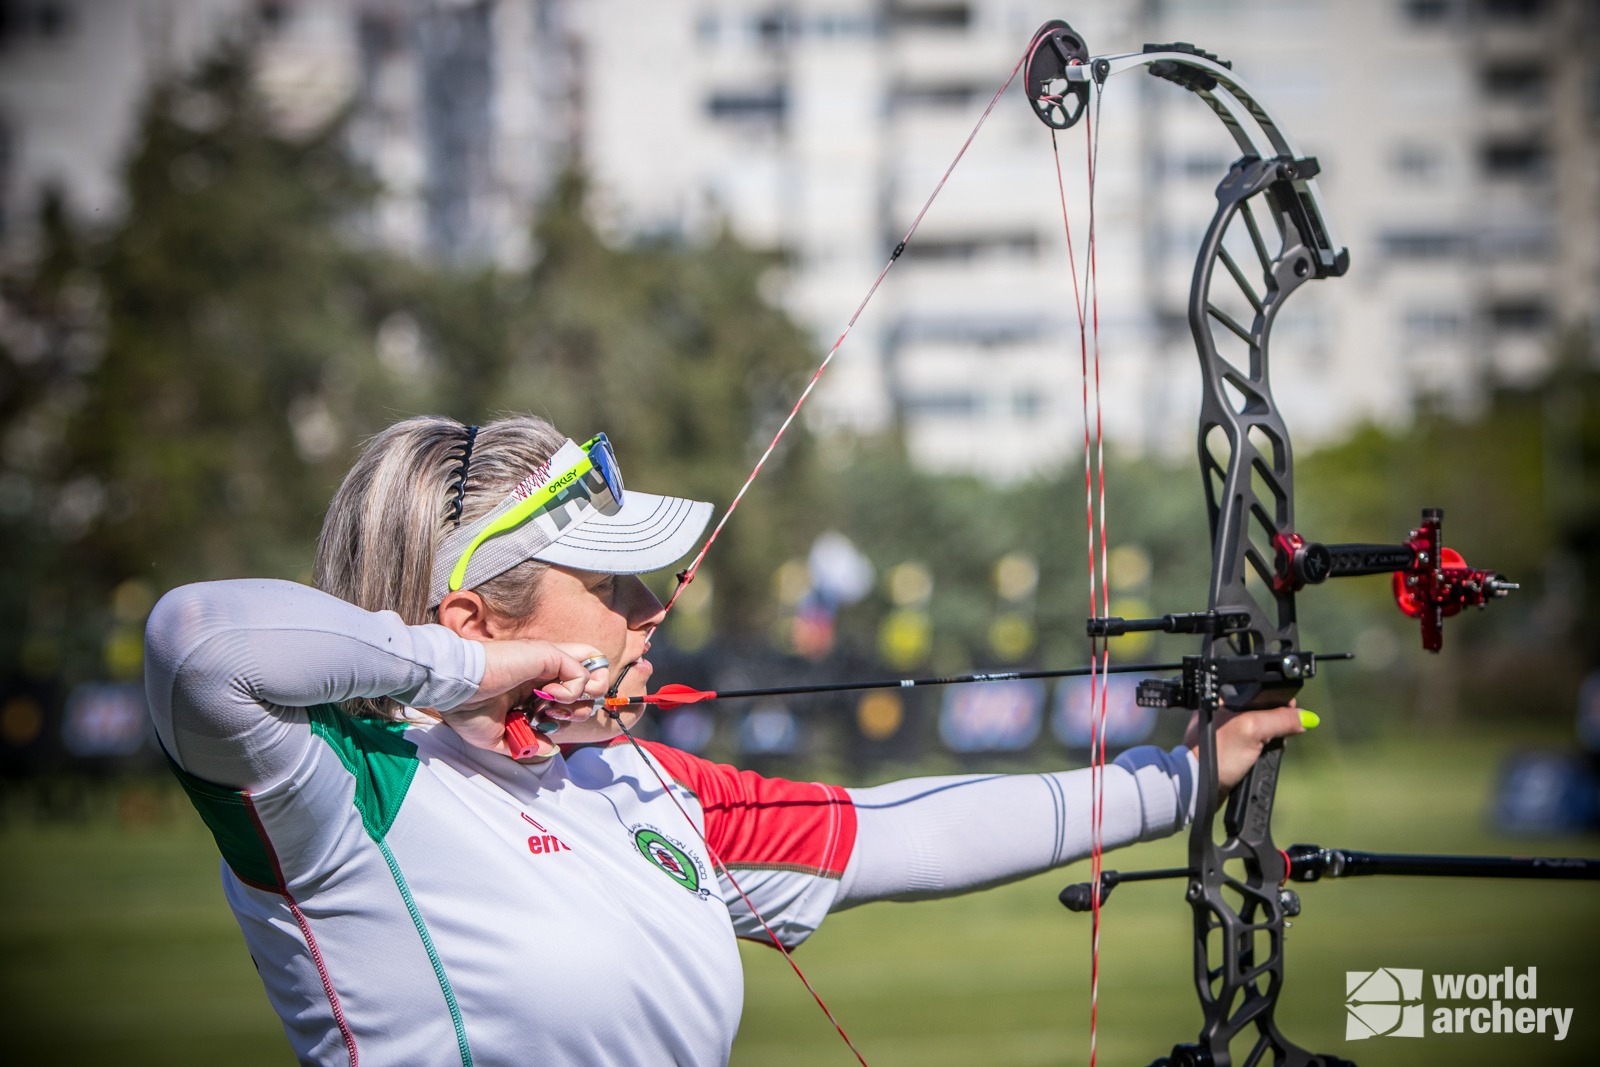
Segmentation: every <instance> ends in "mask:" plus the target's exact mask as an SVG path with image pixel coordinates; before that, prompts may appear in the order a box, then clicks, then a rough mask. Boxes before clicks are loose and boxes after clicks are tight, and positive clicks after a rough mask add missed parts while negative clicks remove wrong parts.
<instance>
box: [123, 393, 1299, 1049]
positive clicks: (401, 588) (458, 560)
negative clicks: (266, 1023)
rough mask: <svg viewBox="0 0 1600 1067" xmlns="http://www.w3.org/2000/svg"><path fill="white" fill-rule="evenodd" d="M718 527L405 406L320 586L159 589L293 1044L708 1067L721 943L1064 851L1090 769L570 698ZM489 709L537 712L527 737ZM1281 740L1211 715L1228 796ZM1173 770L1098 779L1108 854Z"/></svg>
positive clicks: (1083, 819) (541, 439)
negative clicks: (654, 730)
mask: <svg viewBox="0 0 1600 1067" xmlns="http://www.w3.org/2000/svg"><path fill="white" fill-rule="evenodd" d="M710 512H711V507H710V505H708V504H704V503H700V502H696V501H690V500H682V499H678V498H674V497H664V496H652V495H648V494H645V493H640V492H635V491H633V490H624V488H623V485H622V478H621V474H620V471H619V469H618V466H617V463H616V458H615V456H614V455H613V454H612V451H611V447H610V445H609V443H608V442H607V441H606V439H605V437H604V435H600V436H597V437H595V438H594V439H592V440H591V441H589V442H587V443H586V444H582V445H580V444H577V443H575V442H573V441H571V440H568V439H566V438H564V437H563V435H562V434H560V433H559V432H557V431H556V430H555V429H554V428H553V427H552V426H551V425H550V424H548V423H546V422H544V421H543V420H540V419H536V418H531V417H521V418H509V419H504V420H502V421H499V422H495V423H491V424H489V425H487V426H484V427H482V428H478V427H468V426H462V425H460V424H459V423H456V422H454V421H452V420H448V419H443V418H435V417H424V418H414V419H409V420H406V421H404V422H401V423H398V424H397V425H395V426H392V427H390V428H389V429H388V430H386V431H385V432H383V433H382V434H380V435H379V436H378V437H376V438H375V439H374V440H373V441H372V442H371V443H370V445H369V446H368V447H367V449H366V450H365V452H364V453H363V455H362V456H361V458H360V459H359V460H358V461H357V463H356V465H355V467H354V468H353V469H352V470H351V471H350V473H349V474H348V475H347V476H346V478H345V480H344V483H343V484H342V485H341V486H340V487H339V490H338V492H337V493H336V494H335V495H334V498H333V501H332V504H331V506H330V507H329V510H328V515H327V519H326V522H325V523H324V525H323V530H322V536H321V539H320V541H319V544H318V550H317V561H316V568H315V583H316V586H317V588H315V589H313V588H309V587H306V586H301V585H296V584H293V583H289V582H282V581H266V580H239V581H228V582H215V583H208V584H203V585H192V586H186V587H183V588H180V589H177V590H174V591H172V592H171V593H169V594H167V596H165V597H164V598H163V599H162V600H161V602H160V604H158V605H157V607H156V609H155V611H154V612H153V613H152V615H151V618H150V623H149V630H148V635H147V646H148V647H147V668H146V671H147V674H146V685H147V687H148V692H149V701H150V707H151V713H152V715H153V716H154V719H155V724H156V729H157V732H158V734H159V736H160V740H161V744H162V746H163V747H164V748H165V750H166V752H167V755H168V756H169V758H170V760H171V762H172V765H173V768H174V770H175V772H176V773H177V775H178V777H179V778H180V779H181V780H182V782H183V784H184V786H185V788H186V789H187V791H188V793H189V795H190V797H191V798H192V800H193V801H194V804H195V806H196V807H197V808H198V809H199V811H200V813H201V815H202V817H203V818H204V819H205V821H206V823H207V824H208V825H209V827H210V828H211V830H212V832H213V833H214V835H215V837H216V840H217V844H218V847H219V848H220V850H221V852H222V858H223V867H222V879H223V886H224V892H225V894H226V896H227V899H228V903H229V905H230V906H231V907H232V909H233V912H234V915H235V916H236V918H237V919H238V922H239V925H240V927H241V929H242V930H243V932H244V937H245V941H246V943H247V944H248V946H249V949H250V953H251V955H252V957H253V958H254V960H255V963H256V967H257V969H258V970H259V972H260V974H261V979H262V982H263V984H264V985H265V986H266V990H267V996H268V998H269V999H270V1000H271V1002H272V1006H273V1008H274V1009H275V1010H276V1011H277V1012H278V1014H279V1015H280V1016H281V1018H282V1020H283V1025H284V1029H285V1031H286V1032H287V1034H288V1037H289V1042H290V1044H291V1046H292V1047H293V1048H294V1051H295V1054H296V1055H297V1057H298V1058H299V1059H300V1061H301V1062H307V1063H320V1064H349V1065H351V1067H354V1065H355V1064H356V1063H357V1062H358V1060H366V1061H367V1062H370V1063H383V1064H424V1063H426V1064H438V1063H444V1062H455V1061H456V1060H457V1059H459V1061H460V1062H461V1063H462V1064H463V1065H469V1064H473V1063H479V1064H488V1063H520V1062H528V1061H529V1060H530V1059H537V1060H538V1061H540V1062H549V1063H563V1064H565V1063H572V1064H588V1063H593V1064H663V1063H676V1064H722V1063H725V1062H726V1061H727V1058H728V1054H729V1049H730V1047H731V1045H732V1043H733V1038H734V1033H735V1031H736V1029H737V1027H738V1023H739V1014H740V1008H741V1004H742V1000H743V983H742V976H741V972H740V964H739V956H738V952H737V951H736V947H735V939H736V938H739V937H746V938H753V939H757V940H762V941H768V942H770V941H773V940H776V941H778V942H781V943H782V944H783V945H785V946H794V945H797V944H799V943H800V942H801V941H803V940H805V938H806V937H807V936H808V935H809V934H810V933H811V932H812V931H813V930H815V929H816V928H817V926H818V925H819V924H820V923H821V922H822V920H823V918H824V917H825V916H826V915H828V914H829V913H830V912H833V911H839V910H842V909H844V908H849V907H854V906H856V905H858V904H864V903H867V902H870V901H876V900H890V899H893V900H910V899H918V898H925V897H937V896H943V895H949V894H955V893H961V892H965V891H968V890H972V889H976V888H981V887H985V886H992V885H996V884H999V883H1002V882H1006V881H1010V880H1012V879H1016V878H1021V877H1025V876H1027V875H1030V874H1034V873H1037V872H1039V871H1044V870H1047V869H1050V868H1052V867H1057V866H1060V865H1063V864H1066V863H1070V862H1072V861H1074V860H1077V859H1080V858H1082V857H1084V856H1086V855H1088V853H1089V851H1090V840H1091V838H1090V817H1089V816H1090V772H1089V771H1088V770H1077V771H1068V772H1061V773H1055V774H1030V775H980V776H954V777H943V778H924V779H913V780H908V781H901V782H895V783H891V784H889V785H883V786H877V787H874V788H870V789H849V788H841V787H839V786H833V785H820V784H811V783H798V782H788V781H782V780H778V779H769V778H762V777H760V776H757V775H755V774H753V773H750V772H747V771H737V770H735V769H733V768H731V767H727V766H721V765H716V764H712V763H709V762H707V761H705V760H702V759H699V758H697V757H694V756H691V755H688V754H686V753H683V752H679V751H676V750H674V749H671V748H669V747H666V746H664V745H659V744H654V743H649V742H643V743H639V744H630V743H629V739H628V738H625V737H622V736H620V732H621V730H620V726H619V723H618V722H617V721H616V719H614V718H612V715H611V713H609V712H602V713H600V714H596V713H595V711H594V707H595V702H594V698H596V697H599V696H601V695H603V694H605V693H606V691H607V689H608V686H611V685H612V684H613V683H614V681H615V680H616V679H617V678H618V677H619V676H620V678H621V685H620V695H623V696H637V695H640V694H642V693H643V692H644V691H645V687H646V682H647V680H648V679H649V677H650V663H649V660H648V659H646V658H645V654H646V653H647V652H648V651H649V647H650V643H649V637H650V634H651V633H652V631H653V628H654V626H655V624H656V623H657V622H658V621H660V619H661V617H662V607H661V605H660V603H659V602H658V601H657V600H656V599H655V597H654V596H652V595H651V593H650V592H649V590H648V589H646V587H645V586H644V584H643V583H642V582H641V581H640V580H639V579H638V578H637V577H635V576H636V575H638V574H641V573H645V572H649V571H653V570H657V569H660V568H664V567H667V566H669V565H671V564H672V563H674V562H675V561H677V560H678V559H680V558H681V557H682V556H684V555H685V554H687V553H688V551H689V550H690V549H691V548H692V547H693V546H694V544H695V542H696V540H697V538H698V537H699V534H700V532H701V531H702V529H703V528H704V526H705V524H706V521H707V519H708V518H709V516H710ZM513 712H525V713H526V714H527V715H528V717H529V719H530V720H531V721H532V722H533V723H534V724H535V725H536V727H537V729H536V731H535V732H534V733H533V735H532V738H531V740H530V741H529V742H528V743H523V744H519V745H518V747H517V749H516V752H517V754H518V756H519V757H520V758H513V756H512V752H513V749H512V748H511V747H510V746H508V743H507V731H506V725H505V724H506V722H507V718H508V715H511V714H512V713H513ZM620 714H621V715H622V717H623V719H622V721H623V722H624V723H627V722H630V721H631V717H632V716H634V715H636V714H638V712H636V711H634V710H631V709H630V710H625V711H622V712H620ZM513 721H515V719H513ZM1301 730H1302V726H1301V724H1300V719H1299V716H1298V715H1297V713H1296V712H1295V711H1294V710H1293V709H1292V708H1280V709H1277V710H1275V711H1268V712H1253V713H1251V714H1249V715H1244V716H1240V717H1237V718H1235V719H1233V720H1231V721H1230V722H1228V723H1227V724H1226V725H1224V726H1223V727H1222V729H1221V730H1220V732H1219V735H1218V743H1219V765H1220V768H1219V769H1220V776H1221V780H1222V782H1223V784H1224V786H1225V787H1226V786H1229V785H1231V784H1233V783H1236V782H1238V781H1239V780H1240V778H1242V777H1243V775H1244V773H1245V772H1246V771H1247V770H1248V769H1249V767H1250V766H1251V765H1252V764H1253V763H1254V761H1255V759H1256V757H1257V756H1258V755H1259V753H1260V751H1261V747H1262V745H1263V744H1265V743H1266V742H1267V741H1268V740H1270V739H1272V738H1275V737H1280V736H1284V735H1288V734H1293V733H1299V732H1301ZM1194 761H1195V756H1194V754H1193V752H1192V751H1191V750H1190V749H1187V748H1183V747H1180V748H1177V749H1175V750H1173V751H1171V752H1166V751H1162V750H1160V749H1157V748H1152V747H1144V748H1136V749H1133V750H1130V751H1129V752H1126V753H1124V754H1123V755H1122V756H1121V757H1120V758H1118V759H1117V760H1116V762H1115V763H1114V764H1113V765H1111V766H1110V767H1108V768H1107V770H1106V774H1105V779H1104V789H1105V806H1104V823H1103V839H1104V845H1105V847H1108V848H1110V847H1118V846H1121V845H1126V844H1130V843H1132V842H1135V841H1142V840H1149V839H1153V838H1157V837H1162V836H1165V835H1168V834H1171V833H1173V832H1174V831H1176V830H1177V829H1179V828H1180V827H1182V826H1183V825H1184V824H1185V823H1186V822H1187V821H1188V819H1189V815H1190V812H1191V811H1192V809H1193V804H1194V796H1193V794H1194V788H1195V787H1194V782H1195V778H1196V775H1195V762H1194ZM952 829H957V830H959V831H960V833H961V838H962V841H963V842H964V845H963V847H962V848H961V849H959V850H956V849H950V848H948V847H947V840H948V834H949V832H950V831H951V830H952ZM735 880H736V882H737V885H735Z"/></svg>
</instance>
